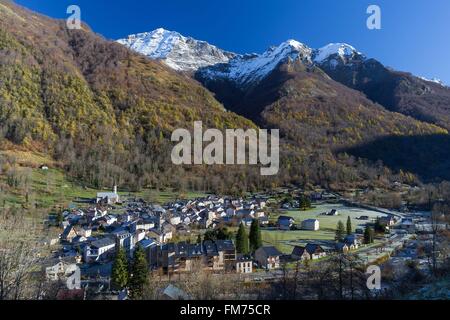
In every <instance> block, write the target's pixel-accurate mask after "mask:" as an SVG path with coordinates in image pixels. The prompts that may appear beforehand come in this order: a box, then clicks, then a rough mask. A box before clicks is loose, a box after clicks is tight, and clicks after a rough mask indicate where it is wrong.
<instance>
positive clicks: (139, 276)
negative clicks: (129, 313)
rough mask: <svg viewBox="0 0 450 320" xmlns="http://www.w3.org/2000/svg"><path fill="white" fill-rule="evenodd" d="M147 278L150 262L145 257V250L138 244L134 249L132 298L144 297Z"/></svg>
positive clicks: (131, 283)
mask: <svg viewBox="0 0 450 320" xmlns="http://www.w3.org/2000/svg"><path fill="white" fill-rule="evenodd" d="M147 280H148V264H147V259H146V258H145V251H144V249H143V248H142V247H141V246H137V248H136V250H135V251H134V258H133V264H132V266H131V277H130V291H131V298H132V299H139V298H141V297H142V294H143V291H144V286H145V284H146V283H147Z"/></svg>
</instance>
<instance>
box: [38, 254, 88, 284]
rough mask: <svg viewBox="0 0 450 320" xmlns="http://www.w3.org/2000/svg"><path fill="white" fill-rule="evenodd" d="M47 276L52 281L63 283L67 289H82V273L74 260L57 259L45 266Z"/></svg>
mask: <svg viewBox="0 0 450 320" xmlns="http://www.w3.org/2000/svg"><path fill="white" fill-rule="evenodd" d="M44 268H45V276H46V278H47V280H50V281H62V282H64V283H65V285H66V288H67V289H69V290H75V289H80V288H81V272H80V268H79V267H78V266H77V263H76V261H75V259H74V258H68V259H67V258H57V259H53V260H50V261H48V262H47V263H45V264H44Z"/></svg>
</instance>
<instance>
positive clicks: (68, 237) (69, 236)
mask: <svg viewBox="0 0 450 320" xmlns="http://www.w3.org/2000/svg"><path fill="white" fill-rule="evenodd" d="M76 236H77V232H76V230H75V227H74V226H70V225H69V226H67V227H66V228H65V229H64V231H63V233H62V234H61V239H62V240H64V241H67V242H72V241H73V239H74V238H75V237H76Z"/></svg>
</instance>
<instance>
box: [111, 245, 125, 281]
mask: <svg viewBox="0 0 450 320" xmlns="http://www.w3.org/2000/svg"><path fill="white" fill-rule="evenodd" d="M127 284H128V261H127V255H126V253H125V250H124V249H123V248H119V250H117V253H116V257H115V259H114V263H113V266H112V271H111V286H112V288H113V289H116V290H122V289H123V288H125V287H126V286H127Z"/></svg>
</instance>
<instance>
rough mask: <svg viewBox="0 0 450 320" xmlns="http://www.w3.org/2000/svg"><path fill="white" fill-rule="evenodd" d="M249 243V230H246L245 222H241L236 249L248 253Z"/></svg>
mask: <svg viewBox="0 0 450 320" xmlns="http://www.w3.org/2000/svg"><path fill="white" fill-rule="evenodd" d="M248 245H249V244H248V236H247V231H245V227H244V224H243V223H241V224H240V225H239V229H238V232H237V234H236V251H237V252H238V253H242V254H248V252H249V247H248Z"/></svg>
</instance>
